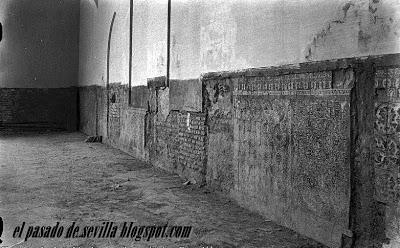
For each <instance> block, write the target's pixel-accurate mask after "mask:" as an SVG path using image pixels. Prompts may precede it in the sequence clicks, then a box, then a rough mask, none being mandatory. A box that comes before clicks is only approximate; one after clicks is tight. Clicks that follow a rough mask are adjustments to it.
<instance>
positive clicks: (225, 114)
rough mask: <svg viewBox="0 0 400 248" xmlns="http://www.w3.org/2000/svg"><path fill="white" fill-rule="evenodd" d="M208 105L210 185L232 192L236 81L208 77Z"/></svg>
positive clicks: (207, 175)
mask: <svg viewBox="0 0 400 248" xmlns="http://www.w3.org/2000/svg"><path fill="white" fill-rule="evenodd" d="M204 84H205V89H206V90H205V96H204V101H205V103H204V105H205V108H206V110H207V113H208V125H209V130H210V132H209V137H208V160H207V161H208V162H207V174H206V177H207V178H206V179H207V184H208V185H210V186H212V187H213V188H216V189H218V190H222V191H224V192H230V190H231V189H232V187H233V180H234V176H233V168H232V166H233V161H232V159H233V119H232V113H233V82H232V81H231V80H230V79H220V80H218V79H217V80H208V81H205V82H204Z"/></svg>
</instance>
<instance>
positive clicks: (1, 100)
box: [0, 87, 78, 130]
mask: <svg viewBox="0 0 400 248" xmlns="http://www.w3.org/2000/svg"><path fill="white" fill-rule="evenodd" d="M77 97H78V94H77V88H75V87H70V88H0V125H1V126H3V127H4V126H9V127H11V126H15V127H17V126H21V127H22V126H25V127H38V128H39V127H43V128H61V129H65V130H76V129H77V119H78V114H77V101H78V100H77Z"/></svg>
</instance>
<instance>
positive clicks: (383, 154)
mask: <svg viewBox="0 0 400 248" xmlns="http://www.w3.org/2000/svg"><path fill="white" fill-rule="evenodd" d="M375 91H376V98H375V101H374V107H375V116H374V117H375V120H374V141H375V142H374V144H373V145H374V152H373V155H374V170H375V199H376V200H377V201H379V202H382V203H384V204H385V205H386V206H385V207H384V208H383V209H384V210H383V213H382V215H383V216H385V218H384V223H383V224H384V227H385V229H386V230H385V234H386V237H387V238H389V239H390V243H389V244H388V245H387V246H385V247H388V248H389V247H390V248H391V247H397V246H399V244H400V230H399V228H398V224H396V222H398V219H399V217H400V214H399V211H398V209H399V206H400V177H399V175H400V151H399V149H400V68H382V69H379V70H377V71H376V73H375Z"/></svg>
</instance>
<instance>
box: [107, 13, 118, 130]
mask: <svg viewBox="0 0 400 248" xmlns="http://www.w3.org/2000/svg"><path fill="white" fill-rule="evenodd" d="M116 14H117V13H116V12H114V14H113V17H112V20H111V24H110V31H109V33H108V44H107V84H106V91H107V137H108V129H109V127H108V125H109V119H110V94H109V91H110V50H111V34H112V29H113V26H114V20H115V15H116Z"/></svg>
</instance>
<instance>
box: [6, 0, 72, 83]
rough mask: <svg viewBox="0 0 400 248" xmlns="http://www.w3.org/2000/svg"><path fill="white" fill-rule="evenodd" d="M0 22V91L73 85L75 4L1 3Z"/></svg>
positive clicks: (46, 0) (24, 0) (23, 0)
mask: <svg viewBox="0 0 400 248" xmlns="http://www.w3.org/2000/svg"><path fill="white" fill-rule="evenodd" d="M0 22H1V23H2V24H3V40H2V41H1V42H0V87H12V88H58V87H69V86H73V85H76V83H77V79H78V76H77V75H78V30H79V1H77V0H72V1H52V0H40V1H39V0H38V1H29V0H19V1H13V0H2V1H0Z"/></svg>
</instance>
